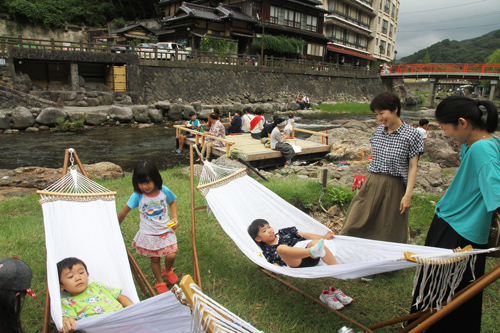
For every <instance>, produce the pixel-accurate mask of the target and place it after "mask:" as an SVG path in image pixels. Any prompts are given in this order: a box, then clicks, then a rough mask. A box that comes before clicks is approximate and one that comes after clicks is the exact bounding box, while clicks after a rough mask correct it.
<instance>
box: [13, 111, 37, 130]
mask: <svg viewBox="0 0 500 333" xmlns="http://www.w3.org/2000/svg"><path fill="white" fill-rule="evenodd" d="M34 123H35V119H34V118H33V115H32V114H31V112H30V110H28V109H27V108H25V107H23V106H18V107H17V108H15V109H14V111H12V128H15V129H25V128H28V127H31V126H33V124H34Z"/></svg>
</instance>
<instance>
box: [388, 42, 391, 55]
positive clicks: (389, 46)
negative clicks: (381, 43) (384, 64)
mask: <svg viewBox="0 0 500 333" xmlns="http://www.w3.org/2000/svg"><path fill="white" fill-rule="evenodd" d="M387 56H388V57H390V56H391V44H387Z"/></svg>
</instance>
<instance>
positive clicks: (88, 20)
mask: <svg viewBox="0 0 500 333" xmlns="http://www.w3.org/2000/svg"><path fill="white" fill-rule="evenodd" d="M157 5H158V0H141V1H137V0H135V1H134V0H3V1H0V12H1V13H3V14H4V15H5V14H6V15H7V16H8V18H10V19H11V20H14V21H16V22H19V23H30V24H33V25H41V26H43V27H45V28H47V29H60V28H64V27H65V25H66V23H70V24H76V25H85V26H88V27H104V26H106V24H107V23H109V22H111V21H113V20H115V19H116V20H120V21H124V20H125V21H129V20H140V19H147V18H155V17H158V15H157V9H156V6H157Z"/></svg>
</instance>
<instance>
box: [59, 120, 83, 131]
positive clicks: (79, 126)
mask: <svg viewBox="0 0 500 333" xmlns="http://www.w3.org/2000/svg"><path fill="white" fill-rule="evenodd" d="M56 129H57V130H58V131H61V132H82V131H83V130H84V129H85V126H84V125H83V120H77V121H75V122H74V123H71V122H69V121H67V120H66V121H65V120H64V119H63V118H57V120H56Z"/></svg>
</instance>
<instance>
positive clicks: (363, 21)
mask: <svg viewBox="0 0 500 333" xmlns="http://www.w3.org/2000/svg"><path fill="white" fill-rule="evenodd" d="M360 21H361V24H363V25H366V26H367V27H369V26H370V16H369V15H367V14H365V13H361V17H360Z"/></svg>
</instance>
